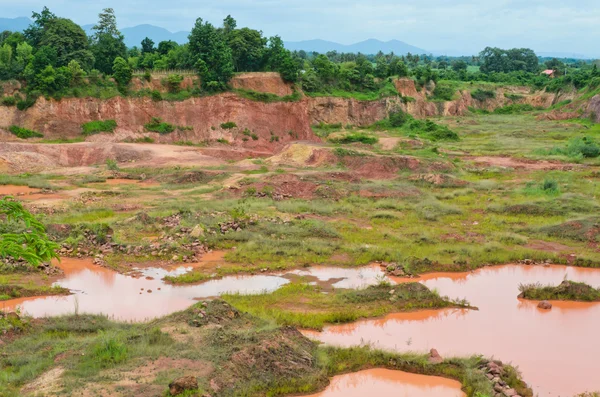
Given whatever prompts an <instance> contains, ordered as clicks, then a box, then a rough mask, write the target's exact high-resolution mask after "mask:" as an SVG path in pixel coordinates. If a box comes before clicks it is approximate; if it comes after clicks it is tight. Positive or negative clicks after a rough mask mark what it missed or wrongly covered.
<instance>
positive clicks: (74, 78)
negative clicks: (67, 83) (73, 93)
mask: <svg viewBox="0 0 600 397" xmlns="http://www.w3.org/2000/svg"><path fill="white" fill-rule="evenodd" d="M67 67H68V68H69V72H70V73H71V85H72V86H77V85H80V84H81V83H83V78H84V77H85V71H84V70H83V69H82V68H81V65H79V62H77V61H75V60H72V61H71V62H69V65H68V66H67Z"/></svg>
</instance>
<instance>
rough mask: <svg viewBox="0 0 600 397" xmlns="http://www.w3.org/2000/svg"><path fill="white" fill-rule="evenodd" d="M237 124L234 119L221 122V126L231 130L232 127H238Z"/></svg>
mask: <svg viewBox="0 0 600 397" xmlns="http://www.w3.org/2000/svg"><path fill="white" fill-rule="evenodd" d="M236 127H237V124H236V123H234V122H233V121H228V122H226V123H223V124H221V128H223V129H224V130H230V129H232V128H236Z"/></svg>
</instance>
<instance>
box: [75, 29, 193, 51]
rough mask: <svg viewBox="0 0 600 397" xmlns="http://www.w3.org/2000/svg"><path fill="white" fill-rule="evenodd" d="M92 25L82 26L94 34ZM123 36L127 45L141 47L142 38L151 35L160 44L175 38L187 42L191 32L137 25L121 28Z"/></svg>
mask: <svg viewBox="0 0 600 397" xmlns="http://www.w3.org/2000/svg"><path fill="white" fill-rule="evenodd" d="M93 27H94V25H93V24H91V25H83V26H82V28H83V30H85V33H86V34H87V35H88V36H90V35H92V34H93V32H92V28H93ZM120 30H121V33H122V34H123V36H125V45H127V47H133V46H137V47H140V45H141V42H142V40H144V39H145V38H146V37H149V38H150V39H152V41H154V45H156V46H157V45H158V43H160V42H161V41H167V40H173V41H174V42H176V43H179V44H185V43H187V42H188V35H189V34H190V32H176V33H171V32H169V31H168V30H167V29H165V28H161V27H158V26H154V25H148V24H145V25H137V26H133V27H130V28H122V29H120Z"/></svg>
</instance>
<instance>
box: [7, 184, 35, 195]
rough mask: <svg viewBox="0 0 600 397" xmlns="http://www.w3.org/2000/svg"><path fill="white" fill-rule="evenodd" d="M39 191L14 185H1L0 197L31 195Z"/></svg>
mask: <svg viewBox="0 0 600 397" xmlns="http://www.w3.org/2000/svg"><path fill="white" fill-rule="evenodd" d="M37 191H39V189H34V188H31V187H28V186H16V185H1V186H0V196H17V195H23V194H31V193H34V192H37Z"/></svg>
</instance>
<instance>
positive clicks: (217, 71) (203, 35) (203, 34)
mask: <svg viewBox="0 0 600 397" xmlns="http://www.w3.org/2000/svg"><path fill="white" fill-rule="evenodd" d="M189 49H190V52H191V55H192V56H193V57H194V58H195V59H196V62H195V65H196V68H197V70H198V74H199V75H200V78H201V80H202V84H203V86H204V88H205V89H207V90H210V91H221V90H224V89H225V88H226V87H227V83H228V82H229V80H230V79H231V77H232V76H233V58H232V55H231V49H230V48H229V46H228V45H227V43H226V42H225V37H224V35H223V33H222V32H221V31H220V30H218V29H216V28H215V27H214V26H213V25H212V24H211V23H210V22H203V21H202V18H198V19H197V20H196V23H195V25H194V28H193V29H192V31H191V33H190V35H189ZM200 61H202V62H200Z"/></svg>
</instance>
